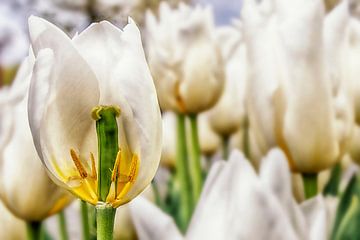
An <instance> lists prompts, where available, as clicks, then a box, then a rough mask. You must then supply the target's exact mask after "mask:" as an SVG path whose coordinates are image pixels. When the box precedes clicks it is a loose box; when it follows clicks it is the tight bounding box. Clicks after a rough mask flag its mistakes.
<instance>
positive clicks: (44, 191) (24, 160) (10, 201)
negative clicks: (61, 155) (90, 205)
mask: <svg viewBox="0 0 360 240" xmlns="http://www.w3.org/2000/svg"><path fill="white" fill-rule="evenodd" d="M33 64H34V59H33V56H30V57H28V58H27V59H26V60H25V61H24V62H23V64H22V65H21V67H20V69H19V72H18V74H17V77H16V79H15V82H14V83H13V85H12V86H11V87H9V88H3V89H1V93H0V94H1V95H0V106H1V108H2V112H1V115H0V136H1V138H0V143H1V144H0V198H1V199H2V201H3V202H4V204H5V205H6V206H7V207H8V208H9V209H10V210H11V211H12V212H13V214H14V215H16V216H17V217H19V218H22V219H24V220H27V221H41V220H43V219H45V218H46V217H48V216H49V215H52V214H54V213H56V212H58V211H60V210H62V208H64V207H65V206H66V205H67V204H68V203H69V202H70V200H71V196H70V194H68V193H67V192H66V191H64V190H62V189H61V188H59V187H57V186H56V185H55V184H54V183H53V182H52V181H51V179H50V178H49V177H48V175H47V173H46V170H45V168H44V167H43V165H42V164H41V161H40V159H39V156H38V154H37V152H36V149H35V146H34V143H33V140H32V137H31V132H30V128H29V122H28V117H27V114H28V112H27V99H28V89H29V84H30V78H31V70H32V67H33Z"/></svg>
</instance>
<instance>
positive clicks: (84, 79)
mask: <svg viewBox="0 0 360 240" xmlns="http://www.w3.org/2000/svg"><path fill="white" fill-rule="evenodd" d="M29 28H30V36H31V43H32V48H33V50H34V53H35V56H36V62H35V66H34V71H33V75H32V80H31V86H30V93H29V122H30V127H31V130H32V135H33V139H34V142H35V146H36V148H37V151H38V153H39V155H40V157H41V159H42V161H43V163H44V165H45V166H46V168H47V169H48V171H49V172H50V175H51V176H52V177H53V179H54V181H56V183H57V184H59V185H60V186H62V187H65V188H66V189H68V190H70V191H71V192H72V193H73V194H75V195H76V196H77V197H79V198H81V199H82V200H84V201H87V202H89V203H91V204H94V205H95V204H97V203H98V201H103V202H106V203H108V204H109V205H111V207H113V208H116V207H118V206H120V205H122V204H124V203H127V202H128V201H130V200H131V199H133V198H134V197H136V196H137V195H138V194H139V193H140V192H141V191H143V190H144V189H145V187H146V186H148V185H149V184H150V182H151V180H152V178H153V177H154V175H155V172H156V169H157V167H158V164H159V161H160V152H161V116H160V111H159V107H158V102H157V97H156V91H155V87H154V85H153V82H152V78H151V75H150V72H149V70H148V67H147V64H146V61H145V56H144V53H143V49H142V45H141V39H140V33H139V30H138V28H137V26H136V25H135V23H134V22H133V21H132V20H131V19H129V24H128V25H127V26H126V27H125V28H124V30H123V31H121V30H120V29H118V28H116V27H114V26H113V25H111V24H110V23H108V22H106V21H103V22H100V23H94V24H92V25H91V26H90V27H88V28H87V29H86V30H85V31H83V32H82V33H80V34H79V35H77V36H76V37H75V38H73V39H70V38H69V37H67V36H66V35H65V34H64V33H63V32H62V31H61V30H60V29H58V28H57V27H55V26H54V25H52V24H51V23H49V22H47V21H45V20H43V19H41V18H37V17H31V18H30V19H29ZM104 105H105V106H104ZM106 109H108V110H109V111H111V112H107V113H109V115H108V118H110V119H111V120H113V121H114V122H115V125H116V127H117V129H116V134H114V135H113V136H114V139H113V141H112V143H114V141H116V142H117V141H118V145H116V146H115V147H116V148H117V147H118V146H119V150H118V149H116V152H117V156H115V157H114V159H110V160H111V161H114V163H112V165H111V166H110V170H111V171H109V169H106V170H104V166H103V165H101V164H100V160H99V159H98V157H97V156H98V147H97V131H100V130H99V129H98V127H97V126H98V125H99V124H100V123H99V122H98V120H100V119H102V118H101V117H102V116H103V115H101V114H102V113H104V112H103V110H104V111H105V112H106ZM97 110H99V111H97ZM120 111H121V112H120ZM92 113H93V115H92ZM110 115H111V116H110ZM92 116H93V118H94V119H95V120H96V122H95V120H94V119H93V118H92ZM105 118H106V117H104V119H105ZM104 121H105V120H104ZM105 127H106V126H105ZM114 132H115V130H111V133H114ZM117 136H118V137H117ZM99 141H100V140H99ZM112 150H114V149H112ZM116 152H115V155H116ZM101 156H102V155H101ZM111 156H112V155H111ZM99 158H100V153H99ZM115 158H116V159H117V161H116V160H115ZM120 159H121V160H120ZM110 160H109V161H110ZM101 163H102V164H110V163H108V162H106V163H104V162H101ZM101 169H102V170H104V171H101ZM100 173H101V174H100ZM100 180H101V184H99V190H98V181H99V182H100ZM105 184H106V185H105ZM100 186H101V188H100Z"/></svg>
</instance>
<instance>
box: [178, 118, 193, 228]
mask: <svg viewBox="0 0 360 240" xmlns="http://www.w3.org/2000/svg"><path fill="white" fill-rule="evenodd" d="M176 131H177V143H176V174H177V178H178V180H179V184H180V205H181V207H180V212H179V228H180V229H181V230H182V231H183V232H185V230H186V227H187V224H188V222H189V221H190V217H191V213H192V198H191V193H192V192H191V184H190V174H189V170H188V164H187V148H186V128H185V116H184V115H183V114H178V115H177V130H176Z"/></svg>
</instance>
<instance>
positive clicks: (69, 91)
mask: <svg viewBox="0 0 360 240" xmlns="http://www.w3.org/2000/svg"><path fill="white" fill-rule="evenodd" d="M29 31H30V37H31V42H32V47H33V50H34V54H35V57H36V63H35V71H34V74H33V76H32V81H31V87H30V88H31V89H30V96H29V110H30V111H29V119H30V126H31V129H32V132H33V136H34V142H35V143H36V145H37V148H39V147H38V146H39V145H40V147H41V152H40V155H41V157H42V158H43V160H44V161H45V164H46V166H47V168H48V169H49V170H50V171H51V173H53V175H55V176H56V177H57V178H58V179H61V180H62V181H63V182H64V181H66V178H67V177H69V175H68V174H66V173H64V171H65V172H70V171H71V170H72V169H74V168H75V166H74V163H73V162H72V160H71V157H70V153H69V151H70V149H75V151H77V152H78V153H80V155H81V156H83V158H85V157H86V158H88V156H89V154H90V151H92V152H93V153H94V154H96V153H97V145H96V131H95V121H94V120H93V119H92V118H91V111H92V108H93V107H94V106H97V105H98V103H99V87H98V83H97V79H96V76H95V75H94V73H93V72H92V70H91V68H90V67H89V65H88V64H87V63H86V62H85V61H84V59H83V58H82V57H81V56H80V54H79V53H78V52H77V50H76V49H75V47H74V46H73V45H72V43H71V40H70V39H69V38H68V37H67V36H66V35H65V34H64V33H63V32H62V31H61V30H59V29H58V28H57V27H55V26H54V25H52V24H51V23H49V22H47V21H45V20H43V19H41V18H38V17H30V18H29ZM35 115H38V116H35ZM89 134H90V135H91V136H92V137H90V138H89V137H88V135H89ZM40 140H41V141H40ZM81 160H82V161H83V159H81ZM56 165H58V166H61V168H62V169H60V170H59V169H56V168H57V167H56ZM84 165H85V166H88V165H90V163H88V162H84Z"/></svg>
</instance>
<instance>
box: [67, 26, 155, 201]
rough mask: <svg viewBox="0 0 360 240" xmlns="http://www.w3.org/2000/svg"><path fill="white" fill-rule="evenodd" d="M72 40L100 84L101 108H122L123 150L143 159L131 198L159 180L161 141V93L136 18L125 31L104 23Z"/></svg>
mask: <svg viewBox="0 0 360 240" xmlns="http://www.w3.org/2000/svg"><path fill="white" fill-rule="evenodd" d="M94 36H96V38H95V37H94ZM94 39H95V40H94ZM73 41H74V44H75V46H76V47H77V49H78V50H79V52H80V53H81V55H82V56H83V57H84V59H86V61H87V62H88V64H89V65H90V66H91V67H92V69H94V71H95V74H96V76H97V78H98V79H99V82H100V103H101V104H117V105H118V106H119V107H120V109H121V115H120V118H119V122H118V125H119V129H120V131H119V139H120V148H121V145H122V144H126V143H124V142H127V144H129V147H130V149H131V151H132V152H133V153H136V154H138V155H139V158H140V170H139V173H138V176H137V180H136V182H135V183H134V185H133V187H132V188H131V190H130V191H129V193H128V195H127V196H125V197H124V198H125V199H132V198H133V197H134V196H136V195H137V194H139V193H140V192H141V191H142V190H143V189H144V188H145V187H146V186H147V185H148V184H149V183H150V181H151V179H152V178H153V176H154V175H155V171H156V169H157V167H158V164H159V160H160V153H161V138H162V133H161V128H162V126H161V116H160V111H159V107H158V101H157V96H156V90H155V87H154V83H153V80H152V77H151V75H150V71H149V69H148V67H147V64H146V60H145V56H144V52H143V50H142V44H141V37H140V32H139V29H138V28H137V26H136V25H135V23H134V22H133V21H132V20H131V19H130V20H129V24H128V25H127V26H126V27H125V28H124V31H123V32H122V31H120V30H119V29H118V28H116V27H114V26H113V25H111V24H109V23H108V22H106V21H103V22H100V23H98V24H93V25H91V26H90V27H89V28H88V29H87V30H85V31H84V32H82V33H81V34H79V36H78V37H76V38H75V39H74V40H73ZM99 59H102V61H101V62H99ZM107 59H108V60H107ZM105 66H106V67H105ZM109 69H111V71H108V70H109ZM124 201H126V200H124Z"/></svg>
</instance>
